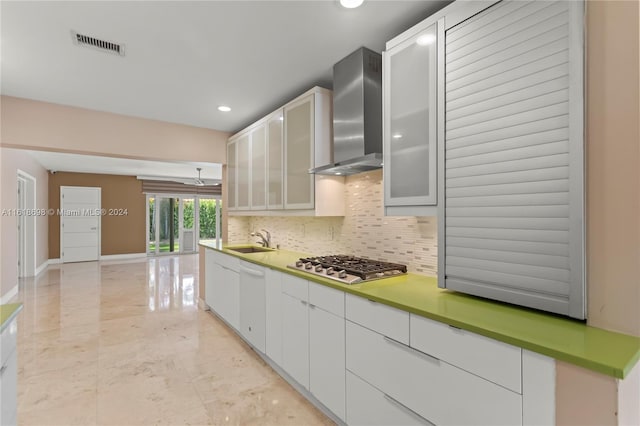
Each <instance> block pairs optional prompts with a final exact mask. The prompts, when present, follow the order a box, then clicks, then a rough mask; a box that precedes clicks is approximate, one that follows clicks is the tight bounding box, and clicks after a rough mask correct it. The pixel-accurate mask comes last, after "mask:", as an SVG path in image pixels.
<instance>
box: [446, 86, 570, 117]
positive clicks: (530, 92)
mask: <svg viewBox="0 0 640 426" xmlns="http://www.w3.org/2000/svg"><path fill="white" fill-rule="evenodd" d="M567 80H568V79H567V76H563V77H560V78H556V79H553V80H550V81H545V82H543V83H540V84H535V85H533V86H529V87H525V88H523V89H520V90H515V91H510V92H508V93H505V94H504V95H501V96H494V97H492V98H490V99H487V100H483V101H477V100H476V101H474V103H472V104H470V105H466V106H464V105H462V106H461V107H459V108H457V109H454V110H449V111H448V112H447V119H448V120H456V119H460V118H462V117H468V116H477V115H478V114H490V113H492V114H495V111H500V113H502V110H504V109H505V108H509V109H511V108H517V107H518V106H519V105H522V104H523V102H529V103H532V102H534V103H535V102H538V103H540V102H544V101H545V100H546V99H547V98H543V96H545V95H547V96H548V95H553V94H555V96H558V93H559V92H564V96H567V99H568V94H567V93H566V91H567V89H566V88H567V86H568V81H567ZM525 105H526V104H525ZM528 108H529V109H530V107H528ZM474 114H475V115H474ZM496 116H497V117H500V114H498V115H496ZM489 117H491V116H489Z"/></svg>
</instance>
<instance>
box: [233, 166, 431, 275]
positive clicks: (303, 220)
mask: <svg viewBox="0 0 640 426" xmlns="http://www.w3.org/2000/svg"><path fill="white" fill-rule="evenodd" d="M345 196H346V206H347V211H346V214H345V216H344V217H282V216H256V217H242V216H231V217H229V221H228V241H229V242H230V243H241V242H246V241H251V240H252V238H251V237H250V236H249V233H250V232H251V231H252V230H260V229H261V228H265V229H268V230H269V231H270V232H271V234H272V242H273V243H274V244H279V245H280V248H282V249H288V250H294V251H300V252H305V253H309V254H314V255H322V254H353V255H357V256H362V257H368V258H371V259H378V260H385V261H388V262H398V263H403V264H406V265H407V267H408V269H409V271H410V272H413V273H417V274H422V275H436V272H437V264H438V256H437V238H436V232H437V222H436V218H435V217H410V216H407V217H391V216H384V207H383V187H382V171H381V170H375V171H372V172H368V173H361V174H357V175H353V176H348V177H347V178H346V189H345Z"/></svg>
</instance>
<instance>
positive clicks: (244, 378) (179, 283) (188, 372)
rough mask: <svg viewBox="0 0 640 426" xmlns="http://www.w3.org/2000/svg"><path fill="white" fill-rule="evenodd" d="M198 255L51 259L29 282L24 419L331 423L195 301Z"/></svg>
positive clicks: (22, 373)
mask: <svg viewBox="0 0 640 426" xmlns="http://www.w3.org/2000/svg"><path fill="white" fill-rule="evenodd" d="M197 289H198V256H197V255H186V256H164V257H158V258H149V259H135V260H128V261H124V262H117V261H109V262H86V263H75V264H64V265H52V266H50V267H48V268H47V270H46V271H44V272H43V273H42V274H40V275H39V276H38V277H36V278H27V279H24V280H22V281H21V282H20V294H19V298H20V301H21V302H22V303H24V310H23V312H22V313H21V314H20V316H19V317H18V422H19V424H20V425H24V426H26V425H35V426H47V425H114V426H116V425H117V426H128V425H295V426H301V425H305V426H306V425H327V424H332V422H331V420H329V419H328V418H327V417H326V416H324V415H323V414H322V413H321V412H320V411H319V410H317V409H316V408H315V407H313V406H312V405H311V404H310V403H308V402H307V401H306V400H305V399H304V398H303V397H302V396H301V395H300V394H298V393H297V392H296V391H295V390H294V389H293V388H292V387H291V386H290V385H289V384H288V383H286V382H285V381H284V380H283V379H282V378H281V377H280V376H279V375H278V374H277V373H276V372H274V371H273V370H272V369H271V368H270V367H269V366H268V365H267V364H266V363H265V362H264V361H263V360H262V359H261V358H260V357H259V356H257V354H256V353H255V352H253V351H252V350H251V348H250V347H249V346H248V345H247V344H246V343H244V341H242V340H241V339H240V338H239V337H238V336H237V335H236V334H235V333H234V332H233V331H231V330H230V329H229V328H228V327H227V326H226V325H225V324H224V323H223V322H222V321H220V320H219V319H218V318H216V317H215V316H213V315H212V314H210V313H208V312H204V311H202V310H200V309H198V308H197V297H198V295H197Z"/></svg>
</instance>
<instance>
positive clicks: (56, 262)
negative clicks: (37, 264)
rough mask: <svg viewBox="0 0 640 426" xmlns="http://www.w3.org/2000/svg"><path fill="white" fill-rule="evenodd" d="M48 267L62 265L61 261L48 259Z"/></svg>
mask: <svg viewBox="0 0 640 426" xmlns="http://www.w3.org/2000/svg"><path fill="white" fill-rule="evenodd" d="M47 263H48V264H49V265H57V264H59V263H62V260H61V259H60V258H57V259H49V262H47Z"/></svg>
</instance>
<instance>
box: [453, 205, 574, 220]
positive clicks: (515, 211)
mask: <svg viewBox="0 0 640 426" xmlns="http://www.w3.org/2000/svg"><path fill="white" fill-rule="evenodd" d="M446 213H447V218H449V217H555V218H558V217H560V218H563V217H568V216H569V206H567V205H554V206H506V207H505V206H501V207H447V210H446Z"/></svg>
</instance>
